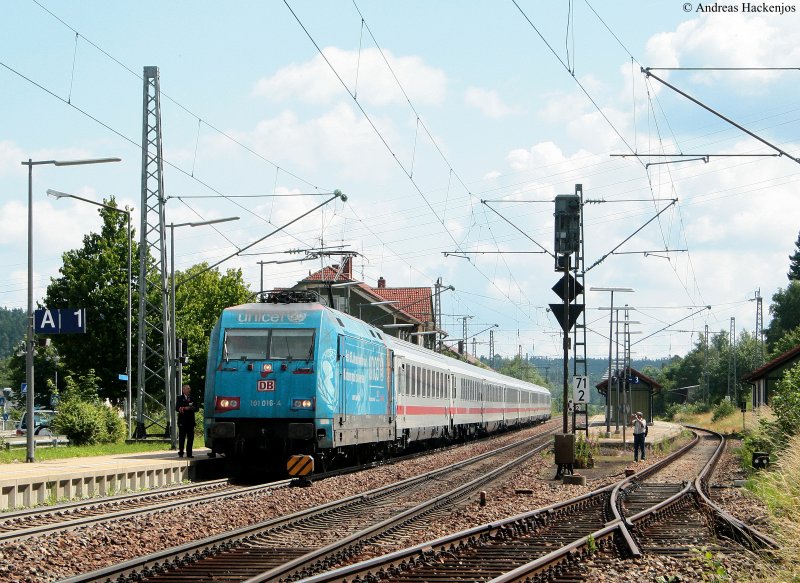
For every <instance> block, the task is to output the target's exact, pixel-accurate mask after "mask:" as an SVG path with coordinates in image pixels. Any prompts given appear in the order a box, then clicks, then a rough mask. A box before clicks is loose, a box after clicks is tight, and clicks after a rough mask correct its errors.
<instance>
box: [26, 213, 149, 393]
mask: <svg viewBox="0 0 800 583" xmlns="http://www.w3.org/2000/svg"><path fill="white" fill-rule="evenodd" d="M104 203H105V204H108V205H110V206H116V203H115V201H114V199H113V197H112V198H111V200H107V201H104ZM98 213H99V214H100V217H101V218H102V219H103V225H102V227H101V229H100V232H99V233H89V234H87V235H86V236H85V237H84V238H83V247H81V248H80V249H73V250H71V251H67V252H65V253H64V254H63V256H62V259H63V265H62V266H61V268H60V269H59V273H60V274H61V275H60V276H59V277H56V278H51V280H50V285H49V286H48V287H47V294H46V295H45V300H44V301H45V305H46V306H47V307H49V308H85V309H86V334H69V335H67V334H65V335H63V336H54V337H53V344H54V345H55V347H56V349H57V351H58V354H59V355H60V356H61V358H62V359H63V362H64V364H65V367H66V369H67V370H68V371H69V372H71V373H73V374H74V375H75V376H76V377H85V376H87V375H88V374H89V371H90V370H94V371H95V372H96V375H97V377H98V379H99V382H98V392H99V394H98V397H99V398H100V399H101V400H103V399H106V398H108V399H110V400H111V401H113V402H115V403H119V402H120V401H121V399H122V398H123V397H124V396H125V384H124V383H123V382H121V381H120V380H119V379H118V375H119V374H120V373H122V372H124V371H125V367H126V361H127V346H126V344H127V343H126V339H127V325H126V322H127V301H128V241H127V237H128V227H127V220H126V217H125V215H124V214H123V213H119V212H114V211H112V210H110V209H106V208H100V209H98ZM131 244H132V245H133V247H132V255H133V257H134V258H135V257H138V250H137V247H138V246H137V245H136V244H135V243H134V241H131ZM136 272H138V270H136V269H134V276H135V273H136ZM132 285H134V287H135V286H136V280H135V277H134V281H133V282H132ZM134 303H135V301H134ZM37 392H38V389H37Z"/></svg>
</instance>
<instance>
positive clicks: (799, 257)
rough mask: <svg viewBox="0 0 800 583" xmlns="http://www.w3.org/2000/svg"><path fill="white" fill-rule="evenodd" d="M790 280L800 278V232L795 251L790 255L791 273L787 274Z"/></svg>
mask: <svg viewBox="0 0 800 583" xmlns="http://www.w3.org/2000/svg"><path fill="white" fill-rule="evenodd" d="M786 277H788V278H789V281H792V280H793V279H800V233H798V235H797V241H795V243H794V253H792V254H791V255H790V256H789V273H787V274H786Z"/></svg>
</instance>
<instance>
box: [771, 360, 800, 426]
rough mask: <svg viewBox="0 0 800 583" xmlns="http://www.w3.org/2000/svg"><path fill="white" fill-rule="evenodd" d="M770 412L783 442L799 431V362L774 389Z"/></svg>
mask: <svg viewBox="0 0 800 583" xmlns="http://www.w3.org/2000/svg"><path fill="white" fill-rule="evenodd" d="M772 412H773V413H774V414H775V418H776V425H777V429H778V431H780V433H781V435H782V436H783V438H784V440H788V439H789V437H791V436H792V435H796V434H797V433H798V431H799V430H800V362H798V363H797V364H795V365H794V366H793V367H792V368H790V369H789V370H787V371H786V372H785V373H784V375H783V378H782V379H781V380H780V382H778V385H777V386H776V387H775V393H774V394H773V396H772Z"/></svg>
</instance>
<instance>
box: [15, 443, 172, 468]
mask: <svg viewBox="0 0 800 583" xmlns="http://www.w3.org/2000/svg"><path fill="white" fill-rule="evenodd" d="M150 451H169V443H130V444H128V443H109V444H103V445H79V446H78V445H68V446H66V447H47V448H45V447H41V448H37V449H36V454H35V455H36V461H43V460H55V459H65V458H76V457H92V456H98V455H114V454H122V453H139V452H150ZM26 455H27V450H26V448H24V447H22V448H18V449H0V464H13V463H15V462H24V461H25V457H26Z"/></svg>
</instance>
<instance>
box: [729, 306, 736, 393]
mask: <svg viewBox="0 0 800 583" xmlns="http://www.w3.org/2000/svg"><path fill="white" fill-rule="evenodd" d="M728 347H729V352H728V400H730V401H733V402H734V403H735V402H736V386H737V385H738V381H737V380H736V318H731V330H730V333H729V336H728Z"/></svg>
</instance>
